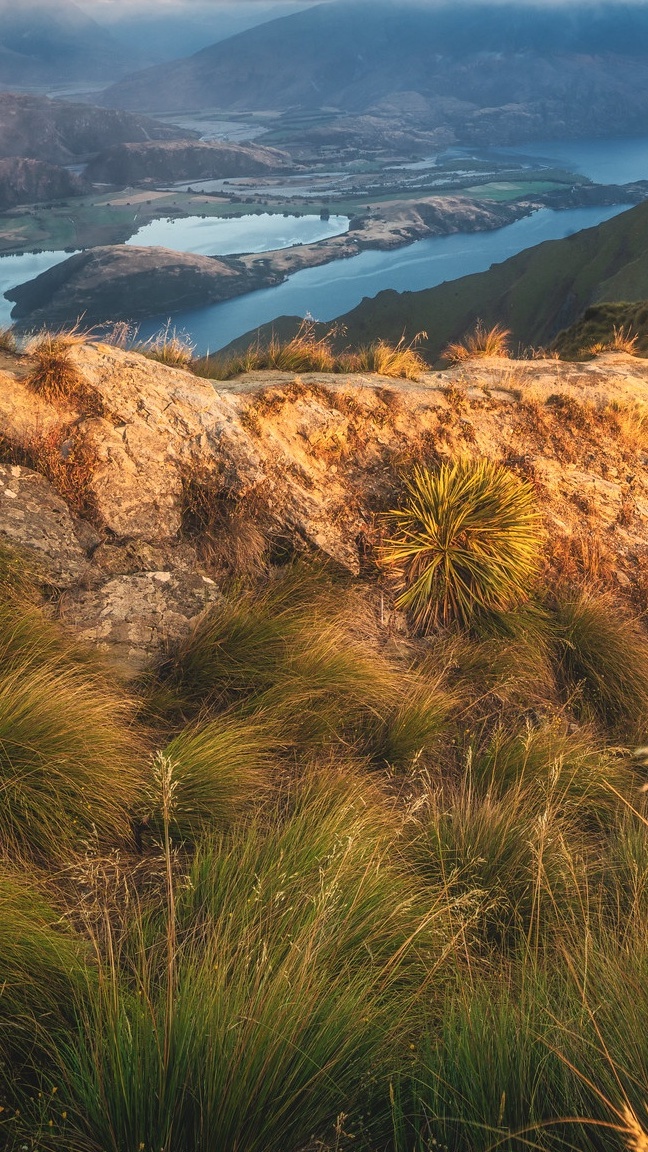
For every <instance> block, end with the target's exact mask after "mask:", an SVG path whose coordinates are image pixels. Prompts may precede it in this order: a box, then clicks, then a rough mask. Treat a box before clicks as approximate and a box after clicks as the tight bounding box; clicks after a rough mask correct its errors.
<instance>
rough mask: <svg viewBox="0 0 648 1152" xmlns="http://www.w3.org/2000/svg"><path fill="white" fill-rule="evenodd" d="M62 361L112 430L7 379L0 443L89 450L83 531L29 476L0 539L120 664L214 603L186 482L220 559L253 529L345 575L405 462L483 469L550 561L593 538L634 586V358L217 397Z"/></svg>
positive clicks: (265, 376) (273, 550)
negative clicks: (508, 482)
mask: <svg viewBox="0 0 648 1152" xmlns="http://www.w3.org/2000/svg"><path fill="white" fill-rule="evenodd" d="M72 356H73V360H74V363H75V365H76V367H77V369H78V371H79V372H80V373H81V375H82V376H83V378H84V379H85V380H86V381H87V383H88V384H89V385H90V386H91V387H92V388H94V389H96V391H97V392H99V393H100V395H101V397H102V399H103V403H104V407H105V415H104V416H103V417H101V418H100V417H97V416H96V415H90V414H85V413H84V412H83V411H78V410H76V409H75V408H74V407H72V406H70V407H66V406H65V405H60V406H58V407H56V408H54V407H53V406H52V405H50V404H47V403H46V402H45V401H43V400H42V399H41V398H40V397H38V396H35V395H34V394H33V393H32V392H30V390H29V388H28V386H27V383H26V381H25V377H24V374H23V375H21V372H20V371H16V372H10V371H7V372H0V428H2V431H3V436H4V440H5V442H6V443H8V444H11V443H22V444H23V445H24V444H25V443H29V442H32V443H34V442H36V441H37V440H38V437H39V436H42V435H43V432H44V430H45V431H47V432H48V434H49V433H51V431H52V429H56V428H60V429H61V430H63V431H64V434H65V436H66V437H68V438H70V439H71V440H73V441H74V443H75V444H76V443H82V444H84V445H85V449H86V451H87V452H89V453H91V455H92V458H93V468H92V469H91V471H90V473H89V479H88V481H87V484H88V489H89V494H90V495H91V497H92V502H91V503H92V505H93V506H94V509H95V517H94V526H85V528H84V527H83V526H82V525H81V524H80V523H79V522H78V521H75V520H73V519H72V518H71V517H70V516H69V515H67V514H66V510H65V506H64V505H63V504H62V502H61V501H60V500H59V499H58V498H57V497H56V496H55V495H53V493H52V489H51V486H50V485H48V484H46V483H45V482H44V481H43V480H42V479H41V478H39V477H38V476H37V475H35V474H34V473H33V472H26V471H25V470H22V469H17V470H16V469H11V468H7V467H4V468H3V470H2V477H1V478H0V491H1V490H2V488H4V489H7V488H9V487H12V491H15V495H14V496H10V497H9V498H7V497H6V495H5V496H4V497H0V537H3V538H5V539H7V540H9V541H11V542H13V543H14V544H16V545H19V546H21V547H25V548H27V549H28V550H29V551H31V553H32V554H33V555H34V556H36V557H38V558H39V559H42V561H43V564H44V565H45V566H46V567H47V570H48V572H49V573H50V574H55V575H56V579H57V580H58V582H59V584H60V585H61V586H62V587H65V588H67V592H66V594H65V596H64V597H63V602H62V612H63V615H64V618H65V619H66V620H67V621H68V623H69V625H70V627H71V628H74V629H76V630H78V631H79V632H80V634H82V635H83V636H86V637H87V638H90V639H93V640H95V641H96V642H97V643H101V644H102V645H103V646H104V647H105V648H106V649H107V650H112V651H114V652H115V653H116V655H117V657H118V658H119V661H120V663H122V664H128V666H129V667H131V668H134V667H136V666H138V664H141V661H142V660H143V659H144V657H145V655H146V653H152V652H155V651H159V649H160V646H161V645H162V643H163V640H164V638H165V637H167V636H169V634H171V635H172V636H174V637H176V636H179V635H180V634H182V633H183V632H184V631H185V630H186V629H187V628H188V627H189V626H190V622H191V621H192V620H193V619H195V617H196V616H197V615H198V614H199V613H200V611H201V610H202V607H204V606H205V605H207V604H208V603H210V602H211V601H212V600H213V599H214V598H217V596H218V588H217V585H216V584H210V583H209V582H206V581H205V580H204V579H203V577H204V576H207V577H208V579H216V580H218V569H217V568H212V567H210V566H209V563H210V554H209V551H208V550H206V549H204V547H203V546H202V544H201V536H200V532H201V525H200V523H196V521H195V517H193V512H192V506H191V504H190V501H189V497H188V492H189V488H190V486H191V485H192V484H193V485H194V486H197V487H198V488H199V489H200V490H201V493H202V496H203V498H204V501H205V504H206V506H208V507H210V508H211V509H212V510H215V511H217V512H218V515H217V516H215V518H214V521H213V524H212V527H211V529H210V530H211V531H212V532H216V535H217V537H218V534H219V533H221V534H222V539H223V540H224V541H225V552H227V548H228V547H229V548H230V551H231V552H232V553H233V552H234V551H235V549H234V547H233V546H231V541H232V540H233V537H232V533H237V532H240V531H241V530H242V527H241V526H242V525H243V526H244V522H245V518H246V517H247V518H248V523H249V522H250V520H253V521H254V525H255V529H256V530H257V531H259V532H261V533H262V535H263V536H264V537H265V539H266V541H267V545H268V549H269V555H275V554H276V555H279V553H281V555H284V556H285V555H286V554H290V551H291V550H296V551H297V552H299V551H302V550H306V551H313V550H315V551H319V552H321V553H323V554H324V555H326V556H328V557H330V558H332V559H333V560H335V561H336V562H337V563H339V564H341V565H343V566H344V567H346V568H347V569H348V570H350V571H351V572H356V573H357V572H359V571H362V570H363V568H364V566H365V565H366V564H367V563H370V562H371V555H372V547H373V546H374V545H375V543H376V541H377V539H378V538H379V533H380V526H381V520H380V517H379V516H378V515H377V513H379V512H380V511H381V510H384V509H385V508H388V507H390V506H392V505H393V502H394V500H395V492H396V491H397V489H398V486H399V484H400V479H401V477H402V475H403V472H404V471H405V472H406V471H407V470H408V468H409V467H411V465H412V463H413V462H414V461H420V460H423V461H428V462H430V463H433V462H435V461H438V460H439V459H442V458H448V457H450V458H455V457H456V456H458V455H466V454H468V455H473V456H488V457H491V458H494V459H498V460H501V461H503V462H505V463H507V464H508V465H509V466H510V467H513V468H516V469H518V470H520V471H521V472H522V473H523V474H524V475H526V476H529V477H530V478H532V479H533V481H534V483H535V485H536V487H537V489H538V493H539V505H540V507H541V509H542V511H543V515H544V518H545V523H546V527H547V551H548V555H549V557H551V556H552V555H554V553H555V552H556V550H558V553H556V554H559V553H560V550H561V549H562V552H563V554H567V553H569V555H573V557H574V558H575V559H574V562H576V561H577V559H578V556H579V555H580V554H581V553H582V551H583V549H587V548H588V547H590V548H591V546H592V540H593V539H594V538H595V539H596V541H597V545H596V546H597V547H600V550H601V557H602V559H601V566H602V569H603V568H604V569H605V571H606V572H607V573H608V574H609V576H610V579H612V580H615V581H617V582H618V584H619V585H620V586H621V587H622V588H626V589H631V588H632V586H633V585H634V584H635V583H636V582H637V581H641V580H645V577H644V576H643V575H642V570H643V569H644V568H645V565H646V562H647V561H648V452H646V451H644V448H643V443H644V439H645V436H644V437H643V438H642V434H641V423H640V421H639V422H635V423H634V424H633V416H632V413H633V411H634V410H635V409H636V406H637V404H638V405H639V406H640V413H641V412H643V411H645V408H646V405H647V404H648V362H646V361H642V360H637V359H634V358H632V357H629V356H624V355H607V356H605V357H600V358H599V359H598V360H596V361H592V362H591V363H588V364H565V363H559V362H556V361H523V362H515V361H507V360H490V361H489V360H482V361H475V362H472V363H469V364H467V365H464V366H463V367H461V368H459V369H455V370H453V371H451V372H439V373H429V374H427V375H425V376H424V377H422V378H421V380H420V381H404V380H393V379H387V378H384V377H379V376H370V375H367V376H346V375H329V376H327V375H324V374H307V375H303V376H297V377H296V376H294V375H291V374H286V373H255V374H249V375H247V376H244V377H241V378H239V379H238V380H235V381H232V382H229V383H223V384H220V383H219V384H214V383H212V382H210V381H206V380H202V379H199V378H197V377H195V376H193V375H191V374H190V373H189V372H184V371H180V370H177V369H173V368H168V367H166V366H164V365H161V364H157V363H154V362H152V361H149V360H146V359H144V358H142V357H141V356H139V355H137V354H135V353H129V352H124V351H120V350H117V349H114V348H109V347H108V346H106V345H102V344H88V345H81V346H78V347H76V348H74V349H73V352H72ZM17 368H19V369H20V370H21V371H22V372H23V373H24V363H22V364H20V363H17ZM611 405H615V407H611ZM624 412H625V413H626V416H624ZM18 500H20V504H19V503H17V501H18ZM16 508H20V509H21V512H20V514H19V515H18V516H17V515H16V511H15V509H16ZM192 517H193V518H192ZM214 525H216V527H214ZM228 533H229V536H228ZM99 540H100V541H101V543H99V545H98V546H97V541H99ZM228 540H229V541H230V544H228V543H227V541H228ZM216 542H217V543H218V539H217V540H216ZM78 581H80V582H81V585H80V586H79V584H78V583H75V582H78Z"/></svg>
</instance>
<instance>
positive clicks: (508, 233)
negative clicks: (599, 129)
mask: <svg viewBox="0 0 648 1152" xmlns="http://www.w3.org/2000/svg"><path fill="white" fill-rule="evenodd" d="M493 151H494V150H493ZM465 152H466V154H467V155H469V154H474V153H471V152H470V150H469V149H466V150H465ZM486 154H487V153H486ZM497 154H498V155H500V156H501V155H503V154H511V155H515V156H516V158H523V157H525V156H526V157H529V160H530V162H534V161H537V160H538V159H543V160H547V161H548V162H553V163H558V164H559V165H560V166H561V167H567V168H571V169H572V170H575V171H578V172H581V173H582V174H583V175H585V176H588V177H589V178H590V179H592V180H595V181H601V182H604V183H614V184H623V183H628V182H631V181H634V180H640V179H648V137H640V138H627V139H623V138H621V139H611V140H610V139H602V140H570V141H547V142H540V143H535V144H526V145H524V146H522V147H518V148H512V149H498V150H497ZM426 163H427V162H426ZM622 210H623V209H622V207H621V206H616V207H613V208H574V209H568V210H565V211H562V212H553V211H550V210H549V209H542V210H540V211H539V212H536V213H534V215H533V216H530V217H527V218H526V219H524V220H518V221H517V222H516V223H515V224H511V225H509V226H508V227H506V228H500V229H498V230H497V231H495V232H476V233H470V234H461V235H454V236H439V237H434V238H432V239H428V240H420V241H418V242H417V243H415V244H412V245H410V246H409V247H407V248H401V249H398V250H396V251H392V252H363V253H361V254H359V255H358V256H355V257H352V258H351V259H350V260H344V261H337V262H335V263H332V264H327V265H324V266H323V267H321V268H308V269H305V270H303V271H302V272H298V273H296V274H295V275H294V276H291V277H290V279H289V280H287V281H286V282H285V283H284V284H281V285H278V286H277V287H276V288H269V289H264V290H262V291H259V292H254V293H251V294H250V295H248V296H245V297H241V298H240V299H237V300H229V301H227V302H225V303H224V304H217V305H212V306H209V307H207V308H203V309H198V310H194V311H192V312H184V313H181V314H179V315H176V316H175V317H174V322H175V324H176V326H177V327H178V328H179V329H185V330H187V331H188V332H189V333H190V335H191V337H192V339H194V340H195V342H196V345H197V348H198V350H199V351H200V352H205V351H207V350H208V349H211V350H212V351H214V350H217V349H218V348H222V347H223V346H224V345H225V344H228V343H229V342H230V340H234V339H236V337H238V336H241V335H242V334H243V333H244V332H247V331H249V330H250V329H251V328H255V327H257V326H258V325H260V324H265V323H267V322H268V321H271V320H273V319H275V317H277V316H280V315H284V314H288V315H296V316H305V315H306V314H307V313H310V314H312V315H313V316H315V317H316V318H317V319H321V320H324V321H326V320H331V319H333V318H334V317H335V316H339V315H340V314H341V313H342V312H346V311H348V310H349V309H350V308H353V307H355V306H356V304H359V303H360V301H361V300H362V298H363V297H365V296H374V295H376V293H378V292H380V291H382V290H383V289H385V288H393V289H395V290H396V291H399V292H403V291H408V290H409V291H417V290H420V289H423V288H432V287H434V286H435V285H436V284H440V283H441V282H442V281H444V280H453V279H456V278H457V277H459V276H466V275H468V274H470V273H472V272H482V271H484V270H485V269H487V268H489V267H490V265H491V264H493V263H498V262H500V261H502V260H506V259H507V258H508V257H509V256H513V255H515V253H516V252H520V251H521V250H522V249H523V248H528V247H530V246H531V245H533V244H539V243H541V241H543V240H553V239H559V238H561V237H563V236H567V235H569V234H570V233H572V232H576V231H578V230H579V229H581V228H589V227H592V226H594V225H595V224H599V223H601V222H602V221H603V220H607V219H609V218H610V217H611V216H614V215H616V214H617V213H618V212H620V211H622ZM243 219H245V220H246V222H247V224H249V225H250V227H251V228H252V227H256V226H257V224H258V222H259V221H261V222H262V223H261V224H260V225H258V226H259V227H260V228H261V229H262V231H261V233H259V234H257V235H255V236H254V237H252V234H251V232H249V231H248V232H246V235H245V236H244V237H242V236H241V235H240V233H238V232H237V231H236V230H237V229H238V227H239V226H240V225H241V218H239V219H237V220H236V219H235V220H223V219H222V218H213V217H212V218H209V219H206V220H202V219H200V218H192V220H193V223H191V224H189V222H188V221H187V220H186V219H185V220H175V221H171V222H169V221H158V222H157V225H159V226H160V227H162V226H164V227H170V228H175V229H176V230H175V232H174V240H173V243H174V245H175V246H176V247H177V248H180V243H181V242H182V243H186V244H194V243H195V244H196V245H201V247H195V248H194V247H191V248H189V247H187V248H186V249H185V251H197V252H201V251H203V252H204V251H205V249H204V248H203V247H202V242H203V240H204V239H205V237H206V234H207V233H206V231H205V232H203V230H202V229H203V226H204V228H205V229H207V227H218V228H220V226H221V225H223V224H226V225H230V226H231V227H230V231H229V233H227V234H224V233H220V235H221V236H223V235H227V237H228V240H227V243H228V244H231V245H233V247H230V248H229V251H230V252H233V251H236V250H238V251H241V250H242V249H243V248H244V249H245V250H247V251H264V250H266V251H267V250H269V249H270V248H272V247H278V246H279V245H278V244H277V235H275V236H274V237H273V238H272V239H270V235H269V233H268V232H263V229H265V227H266V225H267V227H268V228H275V227H276V228H277V229H278V230H279V233H278V234H280V235H283V239H284V240H286V241H288V242H290V243H294V242H295V240H296V239H297V240H298V239H299V238H302V239H304V238H305V237H306V236H307V232H306V229H307V228H310V227H311V225H312V227H313V228H314V229H317V228H318V227H323V226H324V225H325V224H326V226H327V227H329V226H332V228H333V229H334V231H335V230H337V229H338V227H340V230H341V231H344V230H345V229H346V227H348V222H347V221H346V218H345V217H339V216H338V217H332V218H331V220H329V221H327V222H324V221H321V220H320V218H319V217H318V216H304V217H301V218H293V219H292V221H290V222H288V223H287V221H286V218H285V217H283V216H277V215H272V214H269V213H264V214H263V215H261V216H248V217H246V218H243ZM340 220H342V221H343V222H344V223H343V225H340ZM306 222H308V223H306ZM147 227H149V226H147ZM301 228H303V229H304V231H303V232H301V231H299V230H297V231H295V229H301ZM194 229H195V230H194ZM331 234H334V232H331V233H329V232H327V233H325V235H331ZM150 235H151V234H150V233H149V236H150ZM156 235H161V233H156ZM210 235H211V240H210V242H209V249H208V251H211V253H212V254H213V255H217V254H218V255H225V254H226V253H225V251H224V250H222V251H221V250H218V249H216V248H214V247H213V240H214V237H215V235H216V232H213V233H210ZM131 242H136V241H135V240H134V239H133V240H132V241H131ZM137 242H138V243H142V240H141V233H140V239H139V240H138V241H137ZM149 242H150V243H166V244H167V245H169V244H170V240H169V237H168V233H166V239H165V240H160V239H150V240H149ZM257 243H259V244H262V245H263V247H259V248H255V247H252V244H257ZM180 250H181V249H180ZM67 256H68V253H65V252H43V253H39V254H37V255H35V254H30V253H28V254H26V255H24V256H5V257H0V324H7V323H10V318H9V317H10V311H11V304H10V303H9V301H7V300H4V298H3V296H2V294H3V293H4V292H5V291H6V290H7V289H8V288H11V287H13V286H14V285H15V284H19V283H23V282H24V281H25V280H29V279H31V278H32V277H33V276H36V275H38V273H40V272H43V271H45V269H46V268H49V267H52V265H54V264H57V263H59V262H60V261H61V260H64V259H66V258H67ZM166 319H167V318H166V317H158V318H157V319H156V320H154V321H150V322H147V323H146V324H145V325H143V326H142V334H143V335H145V336H149V335H151V334H153V333H154V332H155V331H157V330H158V329H159V328H160V327H161V325H162V323H164V322H165V321H166Z"/></svg>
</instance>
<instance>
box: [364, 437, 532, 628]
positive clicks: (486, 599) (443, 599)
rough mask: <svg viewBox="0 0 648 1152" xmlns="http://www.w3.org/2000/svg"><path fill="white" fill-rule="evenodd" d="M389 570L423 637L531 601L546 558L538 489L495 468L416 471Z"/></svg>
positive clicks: (386, 550)
mask: <svg viewBox="0 0 648 1152" xmlns="http://www.w3.org/2000/svg"><path fill="white" fill-rule="evenodd" d="M406 488H407V497H406V500H405V503H404V505H403V507H402V508H400V509H397V510H395V511H392V512H390V513H389V519H390V521H391V523H392V525H393V527H394V533H393V535H392V536H391V538H389V539H388V540H387V541H386V542H385V544H384V546H383V549H382V563H383V566H384V567H385V568H386V570H387V571H388V573H389V574H390V576H391V578H392V579H393V582H394V584H395V587H396V591H397V599H396V605H397V607H398V608H401V609H403V610H405V611H406V612H407V613H408V614H409V616H410V618H411V620H412V623H413V625H414V627H415V628H416V630H417V631H418V632H425V631H427V630H428V629H429V628H430V627H431V626H432V625H434V624H437V623H442V624H449V623H450V622H451V621H454V620H456V621H459V623H461V624H464V625H467V624H469V623H470V621H471V620H472V618H473V617H474V615H475V613H476V612H478V611H480V610H486V611H489V610H503V609H506V608H510V607H511V606H513V605H514V604H516V603H520V602H521V601H523V600H524V599H526V597H527V595H528V591H529V587H530V583H531V580H532V578H533V575H534V573H535V571H536V568H537V563H538V555H539V551H540V525H539V515H538V512H537V510H536V507H535V500H534V494H533V489H532V487H531V485H530V484H529V483H527V482H526V481H524V480H521V479H519V478H518V477H517V476H515V475H514V474H513V473H512V472H510V471H508V469H506V468H504V467H502V466H501V465H500V464H495V463H493V462H492V461H490V460H470V459H463V460H458V461H457V462H456V463H454V464H450V463H448V464H443V465H442V466H441V468H439V470H438V471H436V472H433V471H431V470H430V469H428V468H423V467H418V468H415V469H414V472H413V474H412V477H411V478H410V479H409V480H408V481H407V484H406Z"/></svg>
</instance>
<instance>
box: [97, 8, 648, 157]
mask: <svg viewBox="0 0 648 1152" xmlns="http://www.w3.org/2000/svg"><path fill="white" fill-rule="evenodd" d="M534 45H535V46H534ZM647 56H648V13H647V12H645V11H644V10H643V9H642V8H640V7H638V6H635V5H631V4H630V5H628V4H622V5H620V6H619V5H617V6H614V7H613V6H610V5H608V6H602V7H601V8H595V9H594V10H593V9H592V7H591V6H586V5H580V6H578V7H577V8H574V9H570V11H569V12H564V11H562V10H560V9H554V8H552V9H551V10H550V11H548V10H547V9H544V8H542V7H540V6H536V7H531V8H524V9H522V8H519V9H516V8H515V7H514V6H513V7H512V6H511V5H504V4H502V3H499V4H498V3H491V4H486V5H475V4H465V5H462V6H461V7H456V8H454V9H451V8H449V7H447V6H445V5H443V6H441V7H438V8H434V9H425V8H422V7H420V6H413V5H411V4H406V5H402V6H398V7H394V6H393V5H390V4H386V3H381V4H378V5H372V6H371V7H369V6H368V5H366V4H360V3H350V4H349V3H345V4H339V3H331V4H321V5H318V6H316V7H314V8H310V9H308V10H306V11H302V12H299V13H296V14H295V15H292V16H285V17H281V18H280V19H278V20H275V21H272V22H270V23H268V24H265V25H263V26H262V27H257V28H253V29H250V30H248V31H246V32H242V33H239V34H238V35H236V36H234V37H232V38H230V39H229V40H226V41H224V42H221V43H217V44H214V45H211V46H210V47H208V48H205V49H202V50H201V51H200V52H198V53H196V54H194V55H193V56H191V57H187V58H185V59H183V60H179V61H177V62H176V63H175V64H169V65H164V66H156V67H154V68H151V69H147V70H145V71H144V72H141V73H135V74H133V75H131V76H129V77H126V78H125V79H124V80H122V81H120V82H118V83H117V84H116V85H113V86H112V87H111V88H109V89H108V90H107V91H106V92H105V93H103V94H102V96H101V102H102V103H103V104H105V105H106V106H111V107H115V106H121V107H125V108H129V109H137V110H139V111H156V112H171V111H176V112H179V111H182V110H184V111H191V110H194V109H195V108H198V107H203V108H204V107H213V108H219V109H222V110H229V111H256V110H259V109H262V108H263V109H265V110H268V109H275V110H279V111H281V110H284V111H285V110H288V109H295V108H301V109H315V108H322V107H328V108H329V109H337V110H338V111H340V112H341V113H345V114H348V113H353V114H357V113H362V112H364V111H366V110H367V109H370V108H375V107H376V106H377V105H378V104H381V103H384V102H385V101H387V103H388V104H389V101H390V99H391V98H393V97H397V96H399V95H401V96H402V94H403V93H406V92H407V93H416V94H417V95H418V96H419V97H420V98H422V100H423V105H422V106H419V112H418V117H419V119H420V118H421V116H422V117H423V120H424V121H425V122H426V124H427V125H428V127H440V126H443V125H445V126H450V127H451V128H452V129H453V130H454V131H455V133H456V135H457V138H461V139H464V140H474V139H484V142H486V138H485V137H486V136H487V137H488V138H496V137H497V136H498V134H499V137H500V142H504V139H505V138H506V139H508V138H512V137H517V138H518V139H524V138H533V137H535V138H542V134H543V133H545V134H546V133H547V132H553V133H554V134H556V135H561V136H565V135H567V136H569V135H587V134H591V133H592V130H593V126H595V130H596V131H597V132H598V133H599V134H603V133H604V132H605V131H606V130H607V128H609V126H610V125H611V124H612V123H615V124H616V125H617V130H618V129H619V127H620V129H621V131H627V132H632V131H635V130H640V129H641V127H642V126H643V123H644V121H645V116H646V114H647V113H648V82H647V80H646V69H645V63H646V58H647ZM449 99H451V100H454V101H455V102H456V106H455V107H449V106H448V100H449ZM566 109H567V112H566Z"/></svg>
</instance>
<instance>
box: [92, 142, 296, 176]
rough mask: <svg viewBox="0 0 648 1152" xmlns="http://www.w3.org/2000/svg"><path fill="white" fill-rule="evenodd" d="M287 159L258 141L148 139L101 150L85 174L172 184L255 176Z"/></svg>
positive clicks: (282, 164) (281, 163)
mask: <svg viewBox="0 0 648 1152" xmlns="http://www.w3.org/2000/svg"><path fill="white" fill-rule="evenodd" d="M288 162H289V157H288V156H287V155H286V153H285V152H279V151H277V150H276V149H275V148H262V147H260V146H257V145H255V144H248V145H245V144H226V143H221V142H220V141H218V142H217V141H209V142H205V141H199V142H197V143H195V144H194V143H185V142H184V141H181V140H173V141H168V142H166V143H160V142H158V141H148V143H146V144H117V145H115V146H114V147H112V148H108V149H106V150H104V151H103V152H100V153H99V155H98V156H96V157H95V159H94V160H93V161H92V162H91V163H90V164H89V165H88V168H87V170H86V176H87V178H88V179H89V180H92V181H94V182H95V183H103V184H116V185H118V186H119V187H125V186H126V185H129V186H131V185H134V184H141V183H143V182H146V181H152V182H160V181H163V182H164V183H169V184H170V183H174V182H176V181H179V180H223V179H227V178H228V177H230V176H256V175H258V174H260V173H267V172H273V171H276V170H277V169H280V168H283V167H285V165H286V164H287V163H288Z"/></svg>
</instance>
